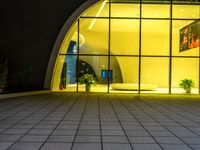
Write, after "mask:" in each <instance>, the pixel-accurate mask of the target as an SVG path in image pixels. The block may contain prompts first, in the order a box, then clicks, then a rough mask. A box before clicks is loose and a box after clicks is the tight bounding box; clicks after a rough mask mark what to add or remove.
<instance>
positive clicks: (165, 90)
mask: <svg viewBox="0 0 200 150" xmlns="http://www.w3.org/2000/svg"><path fill="white" fill-rule="evenodd" d="M76 90H77V85H76V84H73V85H68V86H67V87H66V89H64V90H55V92H76ZM78 91H79V92H85V86H84V85H78ZM107 91H108V89H107V85H100V84H98V85H95V86H94V85H92V87H91V92H104V93H107ZM109 92H110V93H136V94H137V93H138V91H137V90H135V91H130V90H129V91H126V90H113V89H112V88H111V87H110V89H109ZM140 93H157V94H168V93H169V89H168V88H157V89H156V90H152V91H140ZM171 93H172V94H185V90H183V89H182V88H172V89H171ZM191 94H199V90H198V88H193V89H192V90H191Z"/></svg>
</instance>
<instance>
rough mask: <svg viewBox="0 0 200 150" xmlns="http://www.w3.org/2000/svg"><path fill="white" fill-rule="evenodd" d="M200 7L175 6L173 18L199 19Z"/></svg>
mask: <svg viewBox="0 0 200 150" xmlns="http://www.w3.org/2000/svg"><path fill="white" fill-rule="evenodd" d="M199 13H200V6H199V5H173V15H172V17H173V18H187V19H199V16H200V14H199Z"/></svg>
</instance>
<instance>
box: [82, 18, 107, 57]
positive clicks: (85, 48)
mask: <svg viewBox="0 0 200 150" xmlns="http://www.w3.org/2000/svg"><path fill="white" fill-rule="evenodd" d="M108 23H109V20H108V19H96V18H90V19H86V18H84V19H80V26H79V30H80V31H79V32H80V36H79V39H80V40H81V39H83V40H84V41H83V42H82V43H80V45H79V53H80V54H106V55H107V54H108V26H109V25H108Z"/></svg>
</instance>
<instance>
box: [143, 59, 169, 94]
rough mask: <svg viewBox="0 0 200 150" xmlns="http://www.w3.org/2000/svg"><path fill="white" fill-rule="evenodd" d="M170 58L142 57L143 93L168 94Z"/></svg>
mask: <svg viewBox="0 0 200 150" xmlns="http://www.w3.org/2000/svg"><path fill="white" fill-rule="evenodd" d="M168 87H169V58H167V57H142V59H141V93H147V92H148V93H168V92H169V90H168Z"/></svg>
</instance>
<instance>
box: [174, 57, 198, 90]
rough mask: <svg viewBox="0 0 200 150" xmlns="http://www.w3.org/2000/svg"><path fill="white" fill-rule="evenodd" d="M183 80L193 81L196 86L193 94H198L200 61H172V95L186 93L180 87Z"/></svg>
mask: <svg viewBox="0 0 200 150" xmlns="http://www.w3.org/2000/svg"><path fill="white" fill-rule="evenodd" d="M183 79H192V80H193V81H194V83H195V85H194V88H192V91H191V92H192V93H195V94H198V88H199V60H198V59H197V58H173V59H172V93H185V91H184V90H183V89H182V88H180V86H179V83H180V82H181V80H183Z"/></svg>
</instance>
